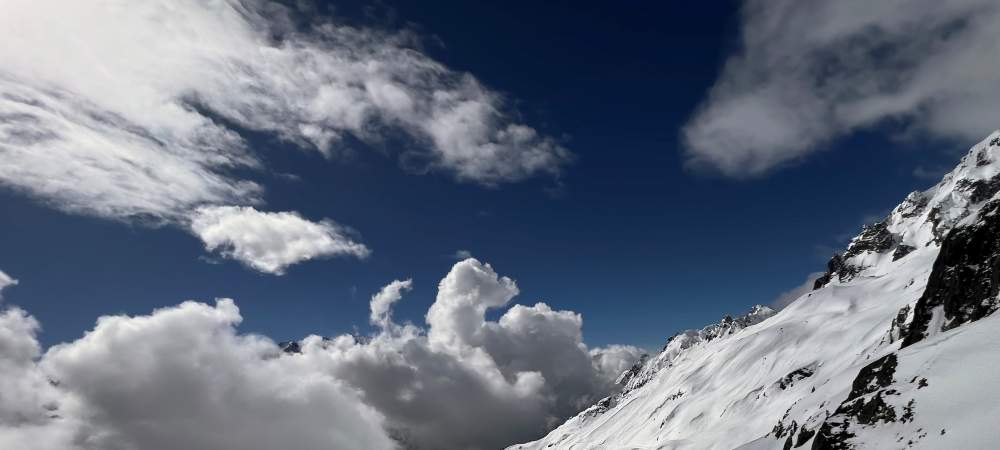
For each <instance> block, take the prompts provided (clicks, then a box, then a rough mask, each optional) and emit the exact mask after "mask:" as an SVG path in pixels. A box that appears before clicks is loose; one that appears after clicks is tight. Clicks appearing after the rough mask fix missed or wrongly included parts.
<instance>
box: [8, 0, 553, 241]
mask: <svg viewBox="0 0 1000 450" xmlns="http://www.w3.org/2000/svg"><path fill="white" fill-rule="evenodd" d="M3 10H4V14H2V15H0V40H2V41H3V42H4V45H3V46H0V60H2V61H3V65H2V66H0V159H2V161H3V164H0V185H3V186H6V187H8V188H11V189H15V190H18V191H20V192H23V193H26V194H28V195H30V196H32V197H34V198H36V199H39V200H41V201H43V202H45V203H47V204H50V205H52V206H54V207H57V208H59V209H62V210H64V211H68V212H71V213H79V214H87V215H93V216H98V217H104V218H110V219H115V220H136V219H142V220H144V221H151V222H154V223H169V224H184V223H186V222H187V221H189V220H190V218H191V216H192V214H195V211H196V210H198V208H200V207H203V206H206V205H210V206H231V205H239V206H257V207H260V206H261V205H262V204H263V203H264V187H263V186H261V185H260V184H259V183H257V182H255V181H253V180H251V179H249V178H247V177H246V176H245V175H246V174H247V173H248V171H250V172H252V171H255V170H259V169H262V162H261V159H260V157H259V156H258V155H257V153H256V152H255V151H254V149H252V148H250V147H249V146H248V144H247V141H246V140H245V139H244V138H243V137H242V136H241V135H240V131H239V130H240V129H248V130H252V131H257V132H263V133H267V134H271V135H274V136H277V137H278V138H280V139H283V140H285V141H288V142H291V143H294V144H297V145H298V146H301V147H303V148H306V149H310V150H313V151H315V152H316V153H317V155H323V156H325V157H336V155H337V154H338V152H340V151H342V150H343V148H344V144H343V143H344V140H345V138H347V137H352V138H354V139H356V140H360V141H362V142H366V143H369V144H379V143H382V142H385V141H387V140H392V141H397V140H401V141H403V142H405V143H406V145H402V146H397V147H400V148H405V149H406V150H405V151H402V152H400V153H399V154H398V156H399V157H400V158H401V159H402V160H405V162H406V166H407V167H410V168H417V169H419V170H421V171H424V170H428V171H437V172H443V173H448V174H450V175H451V176H453V177H454V178H456V179H457V180H460V181H467V182H472V183H478V184H482V185H491V186H492V185H498V184H502V183H507V182H514V181H519V180H522V179H525V178H528V177H532V176H536V175H543V174H558V173H559V172H560V170H561V169H562V167H563V166H564V165H565V164H566V163H567V162H568V161H569V160H570V159H571V155H570V152H569V151H568V150H567V149H565V148H564V147H562V146H561V145H560V144H559V143H558V142H556V141H555V140H554V139H552V138H550V137H547V136H545V135H543V134H541V133H540V132H538V131H537V130H535V129H534V128H531V127H530V126H527V125H525V124H522V123H519V122H518V121H517V120H515V119H514V114H513V112H512V111H511V110H510V109H508V108H507V106H506V105H505V101H504V97H503V95H501V94H500V93H498V92H495V91H493V90H491V89H489V88H487V87H484V86H483V85H482V84H481V83H479V82H478V81H477V80H476V78H475V77H473V76H472V75H470V74H467V73H462V72H457V71H454V70H451V69H449V68H448V67H446V66H444V65H442V64H440V63H438V62H437V61H435V60H433V59H431V58H430V57H428V56H427V55H425V54H424V53H423V52H421V51H420V49H419V45H418V43H417V41H416V39H415V38H414V36H413V35H412V34H411V33H406V32H403V33H392V32H387V31H381V30H376V29H371V28H363V27H354V26H347V25H343V24H341V23H338V22H336V21H335V20H334V19H331V18H321V19H316V18H310V20H309V21H304V20H302V19H303V18H302V17H299V16H298V13H297V12H296V10H294V9H292V8H290V7H288V6H285V5H282V4H279V3H276V2H271V1H266V0H245V1H237V0H220V1H211V2H206V1H197V0H180V1H167V0H140V1H132V2H124V3H123V2H119V1H114V0H98V1H93V2H87V3H81V2H75V1H51V2H36V1H29V0H4V2H3ZM303 24H305V25H303ZM53 29H58V30H60V32H58V33H53V32H52V30H53ZM393 148H396V147H393Z"/></svg>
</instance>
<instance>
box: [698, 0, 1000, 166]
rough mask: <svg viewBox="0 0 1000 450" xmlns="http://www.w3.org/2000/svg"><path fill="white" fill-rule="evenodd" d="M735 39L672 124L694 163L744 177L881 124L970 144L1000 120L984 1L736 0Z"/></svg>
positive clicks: (992, 38)
mask: <svg viewBox="0 0 1000 450" xmlns="http://www.w3.org/2000/svg"><path fill="white" fill-rule="evenodd" d="M741 40H742V43H741V48H740V50H739V51H738V52H737V53H735V54H734V55H732V56H730V57H729V59H728V60H727V61H726V63H725V66H724V68H723V70H722V74H721V75H720V77H719V79H718V80H717V81H716V83H715V85H714V86H713V87H712V89H711V91H710V92H709V94H708V98H707V99H706V100H705V101H704V102H703V103H702V105H701V106H700V107H699V109H698V111H697V112H696V113H695V115H694V116H693V117H692V118H691V120H690V122H689V123H688V124H687V125H686V126H685V127H684V129H683V132H682V137H683V141H684V143H685V146H686V149H687V157H688V162H689V164H691V165H693V166H695V167H709V168H713V169H716V170H718V171H720V172H722V173H724V174H726V175H730V176H754V175H760V174H763V173H766V172H768V171H769V170H772V169H774V168H775V167H778V166H781V165H782V164H785V163H789V162H792V161H795V160H798V159H801V158H802V157H805V156H807V155H808V154H810V153H812V152H814V151H817V150H819V149H821V148H822V147H823V145H824V144H825V143H827V142H829V141H830V140H831V139H833V138H836V137H838V136H841V135H844V134H847V133H850V132H852V131H855V130H858V129H863V128H868V127H872V126H876V125H880V124H885V123H891V124H893V125H896V126H898V127H901V128H902V129H903V130H904V133H906V134H908V135H920V134H925V135H930V136H935V137H945V138H959V139H965V140H978V139H980V138H982V136H983V135H985V134H986V133H988V132H990V131H991V130H993V129H995V128H996V127H997V124H998V123H1000V89H997V86H1000V71H997V70H996V68H997V67H1000V47H998V46H997V45H996V43H997V42H1000V4H998V3H997V2H995V1H992V0H959V1H949V2H941V1H933V0H892V1H882V2H875V3H873V2H867V1H863V0H849V1H838V2H825V1H819V0H809V1H797V0H777V1H770V0H747V1H745V2H744V4H743V11H742V35H741Z"/></svg>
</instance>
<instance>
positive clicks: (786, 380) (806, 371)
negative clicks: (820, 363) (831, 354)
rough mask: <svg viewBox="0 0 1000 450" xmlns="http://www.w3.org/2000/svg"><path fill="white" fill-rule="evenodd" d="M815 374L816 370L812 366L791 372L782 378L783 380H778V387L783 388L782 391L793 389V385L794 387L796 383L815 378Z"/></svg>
mask: <svg viewBox="0 0 1000 450" xmlns="http://www.w3.org/2000/svg"><path fill="white" fill-rule="evenodd" d="M813 373H814V369H813V366H811V365H810V366H806V367H800V368H798V369H795V370H793V371H791V372H789V373H788V375H785V376H783V377H781V379H780V380H778V387H779V388H781V389H782V390H784V389H788V388H790V387H792V385H794V384H795V382H796V381H799V380H801V379H803V378H809V377H811V376H813Z"/></svg>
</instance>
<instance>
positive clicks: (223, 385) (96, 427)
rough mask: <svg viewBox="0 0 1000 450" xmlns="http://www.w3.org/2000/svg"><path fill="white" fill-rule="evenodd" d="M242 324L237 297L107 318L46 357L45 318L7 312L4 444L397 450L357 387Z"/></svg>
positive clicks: (3, 327)
mask: <svg viewBox="0 0 1000 450" xmlns="http://www.w3.org/2000/svg"><path fill="white" fill-rule="evenodd" d="M240 320H241V317H240V315H239V311H238V310H237V309H236V306H235V305H234V304H233V302H232V301H229V300H220V301H218V302H217V304H216V305H215V307H212V306H209V305H205V304H202V303H194V302H186V303H183V304H181V305H179V306H176V307H172V308H165V309H161V310H157V311H155V312H154V313H153V314H152V315H149V316H137V317H125V316H106V317H102V318H100V319H99V320H98V322H97V325H96V326H95V328H94V330H93V331H91V332H89V333H87V334H86V335H85V336H84V337H82V338H81V339H79V340H77V341H74V342H70V343H67V344H61V345H58V346H55V347H53V348H51V349H49V351H48V352H46V353H45V354H44V355H41V356H40V355H39V350H38V343H37V341H36V340H35V336H34V335H35V332H36V331H37V328H38V325H37V322H35V320H34V319H32V318H31V317H29V316H27V315H26V314H25V313H24V312H23V311H20V310H18V309H10V310H7V311H6V312H4V313H3V314H2V315H0V372H2V375H4V376H3V377H0V395H2V396H3V398H4V402H3V404H2V405H0V444H2V445H0V446H2V447H4V448H48V449H53V450H56V449H58V450H71V449H79V450H83V449H92V450H105V449H140V448H141V449H149V450H174V449H178V448H211V449H218V450H226V449H232V450H236V449H240V450H253V449H260V450H265V449H268V450H269V449H275V448H302V449H320V448H344V449H359V450H361V449H380V448H381V449H389V448H394V447H395V444H394V443H393V442H392V441H391V440H390V439H389V437H388V436H387V435H386V434H385V432H384V430H383V428H382V420H383V419H382V417H381V415H380V414H378V413H377V412H375V411H374V410H372V409H371V408H370V407H368V406H366V405H364V404H363V403H362V401H361V399H360V398H359V397H358V395H357V393H356V392H355V391H354V390H353V389H351V388H349V387H347V386H345V385H344V384H343V383H342V382H340V381H338V380H336V379H334V378H333V377H332V376H330V375H329V374H327V373H324V372H322V371H319V370H318V369H317V368H316V367H312V366H310V365H308V364H303V361H302V360H301V359H299V358H294V357H291V356H289V355H285V354H282V352H281V351H280V349H279V348H278V347H277V345H275V344H274V343H273V342H272V341H270V340H268V339H266V338H263V337H260V336H254V335H241V334H237V333H236V331H235V326H236V325H237V324H238V323H239V322H240ZM39 357H40V359H41V360H40V362H38V363H36V362H35V360H36V359H37V358H39ZM49 379H52V380H57V382H58V383H50V382H49Z"/></svg>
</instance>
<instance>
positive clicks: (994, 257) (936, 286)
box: [903, 200, 1000, 347]
mask: <svg viewBox="0 0 1000 450" xmlns="http://www.w3.org/2000/svg"><path fill="white" fill-rule="evenodd" d="M998 293H1000V200H993V201H991V202H990V203H988V204H987V205H985V206H984V207H983V208H982V210H980V212H979V215H978V217H977V220H976V221H975V222H974V223H972V224H969V225H966V226H961V227H958V228H955V229H954V230H952V231H951V232H950V233H949V234H948V236H947V237H946V238H945V239H944V242H943V243H942V244H941V252H940V253H939V254H938V257H937V260H935V261H934V268H933V269H932V271H931V275H930V277H929V278H928V280H927V289H926V290H925V291H924V294H923V295H922V296H921V297H920V299H919V300H918V301H917V304H916V306H915V307H914V318H913V323H912V324H911V325H910V326H909V330H908V332H907V334H906V337H905V338H904V340H903V346H904V347H906V346H909V345H912V344H914V343H916V342H918V341H920V340H921V339H923V338H924V337H925V336H927V335H928V334H929V333H935V332H938V331H946V330H949V329H951V328H955V327H957V326H959V325H961V324H964V323H968V322H972V321H975V320H979V319H981V318H983V317H985V316H987V315H989V314H991V313H993V312H994V311H996V310H997V308H998V306H1000V302H998V300H997V294H998ZM936 314H943V318H942V320H941V321H939V322H940V323H937V322H938V321H935V315H936Z"/></svg>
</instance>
